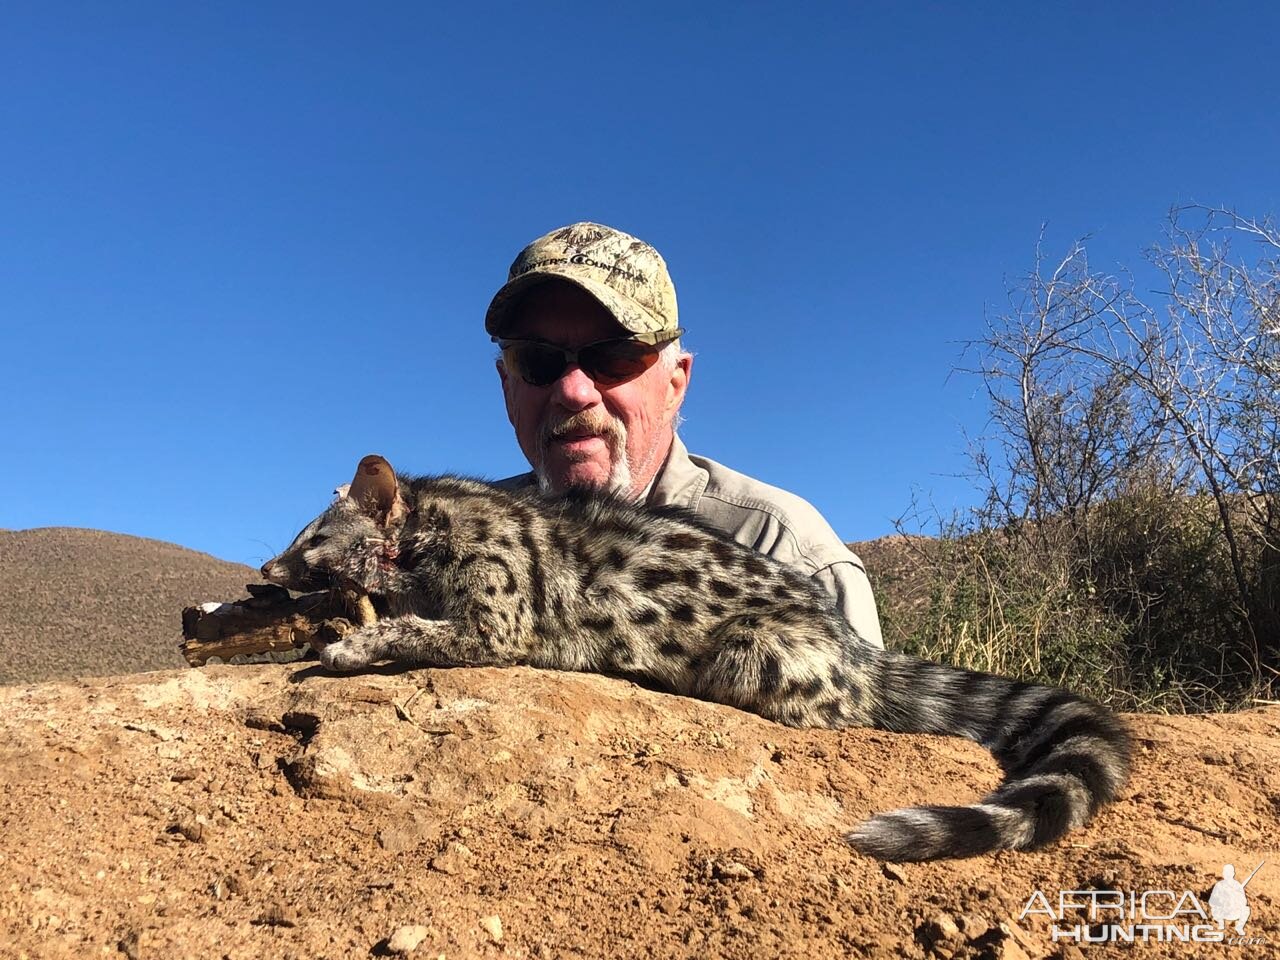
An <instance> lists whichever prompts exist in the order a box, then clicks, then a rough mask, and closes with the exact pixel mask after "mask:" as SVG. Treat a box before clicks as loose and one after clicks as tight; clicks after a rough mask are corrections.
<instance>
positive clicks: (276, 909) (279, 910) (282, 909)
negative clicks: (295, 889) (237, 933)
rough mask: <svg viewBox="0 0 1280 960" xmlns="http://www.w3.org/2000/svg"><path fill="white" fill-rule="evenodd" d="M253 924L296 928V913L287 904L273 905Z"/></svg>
mask: <svg viewBox="0 0 1280 960" xmlns="http://www.w3.org/2000/svg"><path fill="white" fill-rule="evenodd" d="M253 922H254V923H256V924H259V925H262V926H268V927H296V926H297V925H298V911H297V910H296V909H295V908H293V907H291V906H289V905H288V904H283V903H273V904H271V906H269V907H267V909H266V910H265V911H263V913H262V915H261V916H259V917H258V919H256V920H254V921H253Z"/></svg>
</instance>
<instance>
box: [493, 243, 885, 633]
mask: <svg viewBox="0 0 1280 960" xmlns="http://www.w3.org/2000/svg"><path fill="white" fill-rule="evenodd" d="M676 318H677V312H676V291H675V287H674V286H673V285H672V283H671V277H670V275H669V274H668V272H667V265H666V263H665V262H664V261H663V259H662V257H661V256H660V255H659V254H658V251H657V250H655V249H654V248H653V247H651V246H649V245H648V244H647V243H644V242H642V241H640V240H637V239H636V238H635V237H632V236H628V235H627V234H625V233H622V232H621V231H619V230H614V229H612V228H611V227H606V226H602V225H600V224H596V223H575V224H572V225H571V226H567V227H562V228H561V229H559V230H553V231H552V232H551V233H548V234H547V235H546V236H543V237H540V238H538V239H537V240H535V241H533V243H531V244H529V246H527V247H525V248H524V250H522V251H521V253H520V255H519V256H518V257H517V258H516V260H515V263H513V264H512V265H511V271H510V273H509V275H508V280H507V283H506V285H505V286H503V287H502V289H501V290H499V291H498V293H497V294H496V295H495V296H494V298H493V302H492V303H490V305H489V311H488V313H487V315H486V316H485V329H486V330H487V331H488V333H489V335H490V336H491V337H492V338H493V339H494V341H495V342H497V343H498V344H499V346H500V347H501V349H502V355H501V357H500V358H499V359H498V361H497V366H498V376H499V377H500V378H501V379H502V390H503V394H504V395H505V397H506V403H507V416H508V417H509V418H510V419H511V424H512V426H513V427H515V433H516V439H517V440H518V441H519V443H520V448H521V449H522V450H523V451H524V455H525V457H526V458H528V460H529V464H530V465H531V466H532V467H533V472H532V473H525V474H521V475H519V476H515V477H509V478H508V479H506V480H503V481H500V482H499V486H503V487H506V488H516V487H521V486H525V485H530V484H534V483H537V484H538V485H539V486H541V487H542V488H543V489H544V490H547V491H550V492H561V491H563V490H566V489H569V488H571V487H592V488H601V489H608V490H612V491H615V492H616V493H618V494H620V495H622V496H626V497H629V498H632V499H637V500H642V501H644V502H646V503H648V504H651V505H655V506H660V505H668V504H676V505H679V506H682V507H685V508H687V509H689V510H691V511H693V512H694V513H695V514H697V515H698V517H700V518H701V519H702V520H704V521H705V522H707V523H709V524H711V525H712V526H714V527H716V528H718V529H720V530H723V531H724V532H725V533H726V534H728V535H729V536H731V537H733V538H734V539H735V540H737V541H738V542H739V543H742V544H745V545H747V546H750V547H752V548H754V549H756V550H757V551H759V552H760V553H764V554H768V555H769V556H771V557H773V558H774V559H775V560H779V561H781V562H782V563H786V564H789V565H791V566H793V567H795V568H797V569H799V570H801V571H803V572H804V573H806V574H807V575H809V576H811V577H812V578H813V579H814V580H815V581H816V582H817V583H819V584H820V585H821V586H822V587H823V589H824V590H826V591H827V592H828V593H830V594H831V596H832V600H833V602H834V603H835V604H836V605H837V606H838V608H839V609H840V610H841V611H842V612H843V613H844V616H845V618H846V619H847V620H848V621H849V623H851V624H852V625H853V627H854V629H856V630H857V631H858V633H859V634H860V635H861V636H862V637H863V639H864V640H866V641H867V642H869V643H872V644H875V645H876V646H883V645H884V641H883V639H882V638H881V634H880V621H879V618H878V616H877V615H876V606H875V600H874V599H873V597H872V595H871V585H870V583H869V582H868V580H867V574H866V570H865V569H864V568H863V565H862V561H861V560H859V559H858V557H857V556H856V555H854V554H853V553H852V552H850V551H849V549H848V548H847V547H845V546H844V544H843V543H842V542H841V541H840V538H839V537H837V536H836V534H835V532H834V531H833V530H832V529H831V526H830V525H829V524H828V523H827V522H826V520H824V519H823V518H822V516H821V514H819V513H818V511H817V510H815V509H814V508H813V506H811V505H810V504H809V503H807V502H806V501H804V500H802V499H801V498H799V497H797V496H795V495H794V494H791V493H787V492H786V491H785V490H779V489H778V488H776V487H771V486H769V485H768V484H765V483H761V482H760V481H759V480H754V479H752V478H751V477H748V476H744V475H743V474H741V473H738V472H736V471H734V470H730V469H729V468H728V467H725V466H722V465H720V464H718V463H716V462H715V461H714V460H708V459H706V458H705V457H699V456H694V455H692V454H690V453H689V452H688V450H686V449H685V446H684V444H683V443H682V442H681V440H680V437H679V435H678V434H677V432H676V428H677V426H678V424H679V412H680V405H681V404H682V403H683V402H684V397H685V392H686V390H687V389H688V386H689V377H690V374H691V373H692V370H693V357H692V356H691V355H690V354H688V353H686V352H684V351H683V350H682V349H681V348H680V335H681V334H682V333H683V332H684V331H683V329H682V328H681V327H680V326H678V325H677V322H676Z"/></svg>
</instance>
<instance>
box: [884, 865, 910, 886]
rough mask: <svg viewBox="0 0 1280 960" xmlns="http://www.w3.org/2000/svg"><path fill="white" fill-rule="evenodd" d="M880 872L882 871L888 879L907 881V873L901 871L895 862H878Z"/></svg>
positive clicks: (900, 881)
mask: <svg viewBox="0 0 1280 960" xmlns="http://www.w3.org/2000/svg"><path fill="white" fill-rule="evenodd" d="M880 872H881V873H883V874H884V875H885V876H886V877H888V878H889V879H890V880H896V881H898V883H906V882H907V875H906V874H905V873H903V872H902V870H901V869H899V868H898V867H897V866H896V865H895V864H892V863H882V864H880Z"/></svg>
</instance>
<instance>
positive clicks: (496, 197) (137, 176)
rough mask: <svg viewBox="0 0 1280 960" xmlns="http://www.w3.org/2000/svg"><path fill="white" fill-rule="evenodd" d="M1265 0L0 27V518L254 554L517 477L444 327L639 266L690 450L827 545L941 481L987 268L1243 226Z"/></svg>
mask: <svg viewBox="0 0 1280 960" xmlns="http://www.w3.org/2000/svg"><path fill="white" fill-rule="evenodd" d="M1276 36H1280V8H1277V7H1275V6H1273V5H1266V4H1250V5H1245V4H1240V5H1233V4H1217V5H1212V6H1210V7H1206V6H1204V5H1203V4H1190V3H1182V4H1180V3H1173V4H1169V3H1161V4H1154V3H1152V4H1142V3H1132V4H1113V3H1108V4H1102V3H1097V4H1070V5H1068V4H1034V5H1033V4H1017V5H1015V4H1008V5H1005V6H1004V8H1003V9H1000V8H997V6H996V5H994V4H964V5H961V4H930V5H924V4H915V5H910V4H868V5H856V4H829V5H823V4H757V3H734V4H716V3H703V4H692V5H690V4H662V3H658V4H644V5H639V6H631V7H626V6H620V5H604V4H597V5H589V4H582V3H573V4H559V3H522V4H518V5H509V4H484V3H477V4H464V5H447V6H446V5H442V4H428V3H403V4H395V3H383V4H358V5H357V4H348V5H339V4H329V3H316V2H309V3H253V4H250V3H225V4H222V3H219V4H194V3H181V2H179V3H170V2H165V3H160V2H156V3H132V2H114V3H110V4H100V3H85V4H70V3H57V2H48V3H38V4H37V3H26V4H7V5H5V7H4V8H3V11H0V93H2V94H3V95H2V96H0V427H2V429H3V437H4V441H3V447H2V448H0V451H2V452H0V478H2V479H0V488H2V489H3V490H4V491H5V496H4V497H3V498H0V527H4V528H10V529H20V528H24V527H32V526H51V525H69V526H85V527H97V528H103V529H108V530H116V531H121V532H125V533H132V534H137V535H141V536H148V537H155V538H158V539H163V540H170V541H174V542H177V543H181V544H184V545H186V546H189V547H193V548H196V549H199V550H204V551H207V552H210V553H212V554H215V555H217V556H220V557H224V558H227V559H231V560H238V561H243V562H247V563H253V564H257V563H260V562H261V561H262V560H263V559H265V558H266V557H267V556H269V555H270V554H271V553H272V552H273V551H274V550H275V549H277V548H279V547H282V546H283V545H284V544H285V543H286V542H287V541H288V540H289V538H290V537H291V535H292V534H293V533H294V532H295V530H296V528H297V527H298V526H299V525H300V524H301V523H302V522H303V521H304V520H306V519H307V518H309V517H310V516H311V515H312V514H314V513H315V512H317V511H318V510H319V509H320V508H321V507H322V506H323V505H324V504H325V503H326V502H327V500H328V494H329V491H330V490H331V489H332V487H333V486H334V485H335V484H336V483H338V482H341V481H343V480H346V479H349V477H350V474H351V472H352V470H353V469H354V465H355V462H356V461H357V460H358V459H359V457H360V456H361V455H363V454H365V453H368V452H371V451H377V452H380V453H382V454H384V455H385V456H387V457H388V458H389V459H390V460H391V461H392V462H393V463H394V464H395V465H396V466H397V467H398V468H400V469H403V470H408V471H411V472H439V471H456V472H463V473H471V474H477V475H485V476H491V477H497V476H505V475H508V474H510V473H514V472H517V471H519V470H521V469H523V468H524V463H523V460H522V458H521V456H520V453H519V450H518V448H517V447H516V445H515V442H514V440H513V438H512V436H511V434H510V428H509V426H508V424H507V422H506V418H505V415H504V413H503V410H502V404H501V398H500V394H499V391H498V388H497V381H496V376H495V374H494V372H493V368H492V356H493V348H492V346H491V345H490V344H489V342H488V340H487V338H486V337H485V335H484V333H483V329H482V318H483V314H484V309H485V306H486V305H487V303H488V300H489V297H490V296H491V295H492V293H493V292H494V291H495V290H496V289H497V287H498V286H499V285H500V284H501V282H502V280H503V279H504V276H505V271H506V268H507V266H508V265H509V263H510V261H511V259H512V258H513V257H514V256H515V254H516V252H517V251H518V250H519V248H520V247H521V246H523V245H524V243H526V242H527V241H528V240H531V239H533V238H534V237H535V236H537V235H539V234H541V233H544V232H546V231H547V230H550V229H552V228H553V227H557V226H560V225H563V224H566V223H570V222H573V221H576V220H583V219H591V220H598V221H602V222H605V223H609V224H612V225H614V226H617V227H619V228H621V229H624V230H626V231H628V232H630V233H633V234H636V235H637V236H640V237H642V238H644V239H646V240H648V241H650V242H651V243H653V244H654V245H655V246H657V247H658V248H659V250H661V251H662V253H663V254H664V256H665V257H666V259H667V261H668V263H669V265H670V267H671V271H672V275H673V277H674V279H675V282H676V286H677V290H678V293H679V298H680V312H681V318H682V321H683V323H684V325H685V326H686V327H687V328H688V330H689V333H688V336H687V339H686V345H687V346H688V347H690V348H691V349H693V350H694V351H695V353H696V354H697V360H696V362H695V368H694V380H693V384H692V387H691V392H690V396H689V399H688V401H687V403H686V407H685V415H686V418H687V424H686V426H685V428H684V436H685V438H686V440H687V442H688V443H689V445H690V447H691V448H692V449H694V450H695V451H698V452H701V453H704V454H705V455H707V456H710V457H713V458H715V459H717V460H720V461H722V462H724V463H727V464H729V465H731V466H734V467H737V468H738V469H741V470H744V471H746V472H748V473H752V474H754V475H756V476H758V477H760V478H761V479H764V480H767V481H770V482H773V483H776V484H779V485H781V486H784V487H787V488H789V489H791V490H793V491H795V492H797V493H800V494H801V495H803V496H805V497H807V498H808V499H810V500H811V501H813V502H814V503H815V504H816V505H817V506H818V507H819V508H820V509H821V510H822V511H823V512H824V513H825V514H826V515H827V517H828V519H830V520H831V522H832V524H833V526H834V527H835V528H836V530H837V531H838V532H839V533H840V534H841V535H842V536H844V537H845V538H847V539H863V538H870V537H874V536H878V535H880V534H883V533H887V532H889V531H890V529H891V520H892V518H893V517H895V516H897V515H898V514H900V513H901V512H902V511H903V510H904V509H905V508H906V507H907V505H908V503H909V502H910V500H911V497H912V495H913V492H915V493H916V494H918V495H920V496H922V497H924V498H926V499H932V500H933V501H934V502H935V503H936V504H937V505H938V506H939V507H941V508H943V509H950V508H952V507H956V506H963V505H965V504H966V503H968V502H969V501H970V500H971V499H972V496H973V494H972V492H971V489H970V487H969V485H968V484H967V482H965V481H964V480H963V479H960V478H958V477H957V475H958V474H960V473H961V472H962V471H963V470H964V468H965V460H964V457H963V450H964V440H963V435H962V431H965V430H967V431H969V432H970V433H973V432H980V431H981V430H982V428H983V425H984V423H985V408H984V406H983V404H982V402H981V397H980V392H979V390H978V385H977V384H976V383H975V382H973V381H972V380H970V379H968V378H966V377H959V376H951V377H949V376H948V374H949V371H950V370H951V368H952V367H953V366H954V365H955V364H956V363H957V361H958V360H959V357H960V350H961V348H960V342H961V341H963V340H966V339H969V338H973V337H975V336H978V335H979V334H980V332H981V329H982V325H983V319H984V315H985V312H986V311H987V310H989V309H999V308H1000V306H1001V305H1002V304H1003V291H1004V284H1005V280H1006V278H1010V277H1013V276H1016V275H1018V274H1020V273H1023V272H1025V271H1026V270H1027V269H1028V268H1029V267H1030V265H1031V261H1032V255H1033V249H1034V244H1035V241H1036V237H1037V233H1038V231H1039V227H1040V224H1041V223H1042V222H1047V223H1048V240H1049V249H1050V250H1052V251H1055V252H1057V251H1062V250H1065V248H1066V246H1067V245H1068V244H1069V242H1070V241H1071V240H1072V239H1074V238H1076V237H1077V236H1080V235H1083V234H1086V233H1091V234H1093V235H1094V240H1093V241H1092V243H1091V248H1090V249H1091V262H1093V264H1094V265H1095V266H1111V265H1115V264H1119V263H1133V262H1135V261H1136V260H1137V259H1138V255H1139V253H1140V251H1141V250H1142V248H1144V247H1145V246H1147V245H1148V244H1150V243H1151V242H1153V241H1154V240H1156V239H1157V237H1158V230H1159V226H1160V222H1161V219H1162V217H1163V215H1164V214H1165V212H1166V211H1167V210H1168V208H1169V207H1170V206H1171V205H1173V204H1175V203H1180V202H1186V201H1193V200H1194V201H1199V202H1204V203H1210V204H1227V205H1232V206H1235V207H1237V208H1239V209H1240V210H1241V211H1242V212H1247V213H1249V214H1251V215H1259V216H1260V215H1263V214H1267V213H1278V212H1280V177H1278V176H1277V172H1278V171H1280V163H1278V161H1277V158H1278V157H1280V109H1278V108H1280V84H1277V83H1276V79H1275V73H1274V67H1273V66H1271V64H1272V63H1273V58H1274V53H1275V37H1276Z"/></svg>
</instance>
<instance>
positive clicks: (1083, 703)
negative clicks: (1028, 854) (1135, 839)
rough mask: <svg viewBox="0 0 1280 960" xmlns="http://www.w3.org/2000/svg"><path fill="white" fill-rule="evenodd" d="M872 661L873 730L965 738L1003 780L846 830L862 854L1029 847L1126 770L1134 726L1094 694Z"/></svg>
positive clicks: (893, 856) (1104, 797) (1107, 794)
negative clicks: (952, 803)
mask: <svg viewBox="0 0 1280 960" xmlns="http://www.w3.org/2000/svg"><path fill="white" fill-rule="evenodd" d="M875 663H876V667H875V668H873V671H874V672H875V674H876V676H875V679H874V680H873V681H872V684H871V686H872V689H873V691H874V692H873V698H874V704H873V706H872V712H873V717H872V725H873V726H874V727H876V728H878V729H882V730H892V731H896V732H899V733H935V734H944V735H950V736H962V737H967V738H969V739H970V740H974V741H976V742H978V743H980V744H982V745H983V746H984V747H986V748H987V749H989V750H990V751H991V752H992V753H993V754H994V755H995V757H996V759H997V760H998V761H999V763H1000V766H1001V768H1002V769H1003V770H1004V773H1005V780H1004V782H1003V783H1002V784H1001V785H1000V787H999V788H998V789H996V790H995V791H994V792H993V793H991V794H989V795H988V796H986V797H984V798H983V800H982V802H981V803H978V804H975V805H973V806H968V807H942V806H926V807H910V808H906V809H902V810H894V811H892V812H889V813H882V814H878V815H876V816H874V817H872V818H871V819H869V820H867V821H865V822H863V823H862V824H860V825H859V826H858V827H857V828H856V829H854V831H853V832H852V833H850V834H849V842H850V843H852V844H853V845H854V847H856V848H857V849H858V850H860V851H861V852H863V853H866V854H868V855H870V856H875V857H879V858H881V859H884V860H897V861H907V860H933V859H939V858H944V857H971V856H976V855H978V854H982V853H987V852H990V851H994V850H1029V849H1033V848H1035V847H1039V846H1042V845H1043V844H1046V843H1050V842H1052V841H1054V840H1056V839H1058V838H1059V837H1061V836H1062V835H1063V834H1064V833H1066V832H1067V831H1069V830H1072V829H1074V828H1075V827H1078V826H1080V825H1081V824H1083V823H1084V822H1085V821H1087V820H1088V819H1089V818H1090V817H1091V816H1092V815H1093V814H1094V812H1095V811H1097V809H1098V808H1099V807H1100V806H1101V805H1102V804H1104V803H1106V802H1107V801H1109V800H1111V799H1113V798H1114V797H1115V795H1116V793H1117V792H1118V791H1119V789H1120V787H1121V785H1123V783H1124V781H1125V778H1126V776H1127V775H1128V770H1129V758H1130V752H1131V741H1130V737H1129V733H1128V731H1127V730H1126V728H1125V726H1124V723H1123V722H1122V721H1121V720H1120V718H1119V717H1117V716H1116V715H1115V714H1113V713H1112V712H1111V711H1109V710H1107V709H1106V708H1105V707H1102V706H1100V705H1098V704H1096V703H1094V702H1093V701H1091V700H1088V699H1086V698H1084V697H1081V696H1078V695H1076V694H1074V693H1070V692H1069V691H1066V690H1060V689H1055V688H1052V687H1042V686H1036V685H1033V684H1028V683H1022V682H1020V681H1017V680H1009V679H1006V678H1004V677H997V676H992V675H990V674H985V673H977V672H974V671H972V670H961V669H958V668H955V667H948V666H944V665H942V664H937V663H930V662H928V661H924V660H916V659H913V658H910V657H904V656H900V655H897V654H883V655H881V656H880V657H877V658H876V661H875Z"/></svg>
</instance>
